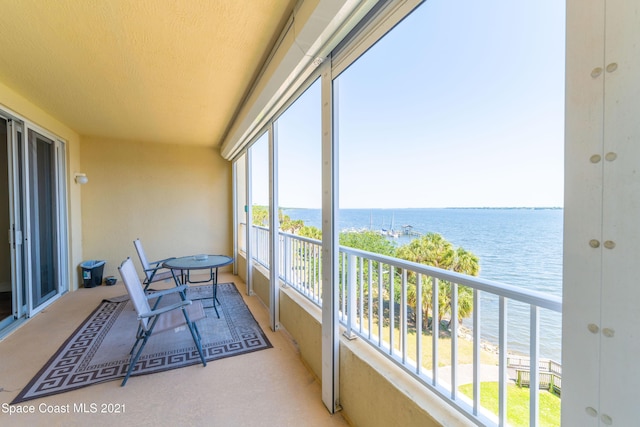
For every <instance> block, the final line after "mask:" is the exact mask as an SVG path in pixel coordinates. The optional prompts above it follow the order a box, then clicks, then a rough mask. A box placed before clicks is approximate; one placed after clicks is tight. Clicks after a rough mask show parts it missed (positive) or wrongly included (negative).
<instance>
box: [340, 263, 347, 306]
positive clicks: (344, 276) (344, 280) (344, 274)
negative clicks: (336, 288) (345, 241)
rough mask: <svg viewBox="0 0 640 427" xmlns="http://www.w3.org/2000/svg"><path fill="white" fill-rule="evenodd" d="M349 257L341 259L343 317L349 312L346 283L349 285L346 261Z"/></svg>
mask: <svg viewBox="0 0 640 427" xmlns="http://www.w3.org/2000/svg"><path fill="white" fill-rule="evenodd" d="M346 257H347V254H344V253H343V254H342V256H341V257H340V258H341V259H342V280H341V282H340V286H341V290H342V316H343V317H344V314H345V313H346V311H347V288H346V283H347V265H346V263H345V259H346Z"/></svg>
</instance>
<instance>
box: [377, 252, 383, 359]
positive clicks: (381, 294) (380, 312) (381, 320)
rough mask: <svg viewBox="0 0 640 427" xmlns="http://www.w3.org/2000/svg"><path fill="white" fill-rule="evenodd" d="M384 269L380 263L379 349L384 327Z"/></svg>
mask: <svg viewBox="0 0 640 427" xmlns="http://www.w3.org/2000/svg"><path fill="white" fill-rule="evenodd" d="M382 268H383V267H382V262H380V261H378V347H382V325H384V291H383V290H382V284H383V283H382V282H383V280H384V277H383V274H382V271H383V270H382Z"/></svg>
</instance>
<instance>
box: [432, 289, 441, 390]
mask: <svg viewBox="0 0 640 427" xmlns="http://www.w3.org/2000/svg"><path fill="white" fill-rule="evenodd" d="M431 283H432V286H431V301H432V303H431V332H432V336H431V339H432V341H433V344H432V347H431V353H432V354H431V362H432V365H433V366H432V368H431V369H432V376H433V385H434V386H435V385H438V337H439V336H440V319H439V318H438V290H439V288H440V285H439V284H438V278H437V277H433V279H432V282H431Z"/></svg>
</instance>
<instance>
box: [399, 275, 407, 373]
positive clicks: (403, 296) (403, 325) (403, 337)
mask: <svg viewBox="0 0 640 427" xmlns="http://www.w3.org/2000/svg"><path fill="white" fill-rule="evenodd" d="M407 323H409V322H407V270H406V269H405V268H403V269H402V287H401V288H400V325H399V326H400V330H401V331H402V332H401V334H400V349H401V351H402V363H403V364H406V363H407Z"/></svg>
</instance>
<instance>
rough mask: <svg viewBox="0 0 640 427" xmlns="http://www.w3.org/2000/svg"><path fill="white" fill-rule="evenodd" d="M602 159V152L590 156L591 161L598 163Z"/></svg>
mask: <svg viewBox="0 0 640 427" xmlns="http://www.w3.org/2000/svg"><path fill="white" fill-rule="evenodd" d="M601 159H602V157H600V154H594V155H593V156H591V157H590V158H589V160H590V161H591V163H598V162H599V161H600V160H601Z"/></svg>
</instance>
